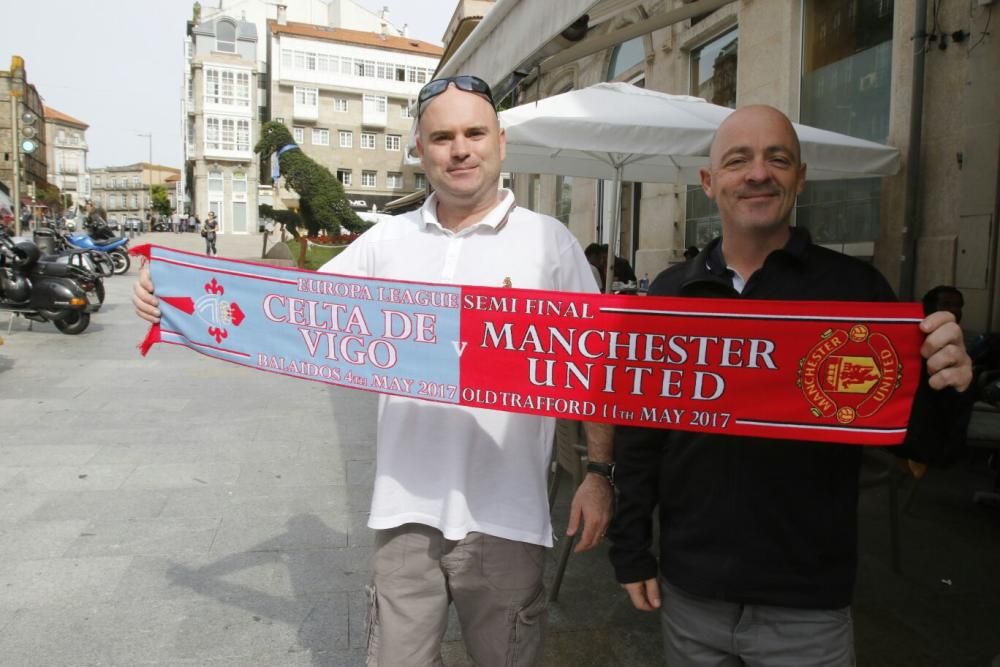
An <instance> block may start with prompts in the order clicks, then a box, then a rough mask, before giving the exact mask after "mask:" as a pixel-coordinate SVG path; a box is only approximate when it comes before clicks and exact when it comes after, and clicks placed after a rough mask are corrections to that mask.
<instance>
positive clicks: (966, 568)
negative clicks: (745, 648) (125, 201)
mask: <svg viewBox="0 0 1000 667" xmlns="http://www.w3.org/2000/svg"><path fill="white" fill-rule="evenodd" d="M144 242H152V243H159V244H162V245H170V246H174V247H178V248H183V249H188V250H192V251H201V250H202V249H203V246H202V240H201V238H200V237H198V236H196V235H194V234H187V235H178V234H166V233H161V234H146V235H143V236H141V237H139V238H137V239H135V240H134V241H133V245H134V244H137V243H144ZM260 245H261V239H260V237H256V236H254V237H222V238H221V239H220V240H219V250H220V252H221V253H222V254H223V255H224V256H232V257H236V258H240V259H248V258H253V257H259V256H260ZM135 271H136V268H135V265H133V269H132V274H133V277H134V273H135ZM131 281H132V278H123V277H119V278H114V279H109V280H108V281H107V290H108V298H107V302H106V304H105V306H104V308H103V309H102V310H101V312H100V313H97V314H96V315H95V316H94V318H93V320H92V324H91V327H90V328H89V329H88V330H87V331H86V332H85V333H84V334H82V335H80V336H65V335H62V334H60V333H58V332H57V331H56V329H55V328H54V327H53V326H52V325H50V324H35V325H34V327H33V330H32V331H28V329H27V326H26V322H24V321H22V320H16V321H15V322H14V326H13V333H12V335H10V336H8V335H6V328H7V320H6V316H0V327H2V331H3V336H4V338H5V339H6V343H5V344H4V345H3V346H2V347H0V665H2V666H3V667H8V666H10V667H26V666H34V665H38V666H44V667H54V666H60V665H114V666H120V667H125V666H132V665H160V666H166V665H170V666H174V665H205V666H211V667H222V666H226V667H245V666H248V665H261V666H274V667H285V666H289V667H291V666H295V667H298V666H305V665H311V666H314V667H319V666H324V667H325V666H341V665H361V664H363V646H364V639H365V637H364V595H363V589H364V585H365V583H366V582H367V581H368V578H369V574H370V570H369V565H368V563H369V557H370V553H371V543H372V534H371V531H369V530H368V529H367V528H366V527H365V521H366V516H367V510H368V502H369V497H370V493H371V484H372V476H373V459H374V444H373V442H374V425H375V397H374V396H373V395H372V394H369V393H366V392H359V391H352V390H348V389H338V388H331V387H326V386H323V385H320V384H316V383H311V382H301V381H296V380H293V379H290V378H285V377H281V376H276V375H270V374H267V373H255V372H253V371H251V370H248V369H244V368H240V367H236V366H233V365H230V364H225V363H221V362H219V361H215V360H211V359H207V358H204V357H201V356H199V355H197V354H194V353H192V352H190V351H188V350H184V349H179V348H174V347H170V346H160V347H158V348H155V349H154V350H153V351H152V352H151V353H150V355H149V357H148V358H145V359H143V358H141V357H139V355H138V353H137V351H136V344H137V343H138V342H139V341H140V340H141V339H142V337H143V335H144V333H145V325H144V324H143V323H142V322H140V321H139V320H138V319H137V318H135V317H134V316H133V315H132V312H131V306H130V305H129V304H128V295H129V292H130V289H131ZM989 479H990V478H989V475H988V474H985V473H984V472H983V470H982V468H981V466H979V467H976V466H972V467H962V466H960V467H958V468H956V469H953V470H949V471H944V472H942V473H938V471H933V472H932V475H931V476H930V478H929V479H928V480H926V481H925V483H924V488H922V489H921V491H920V494H919V495H918V496H917V499H916V501H915V503H914V509H913V512H912V513H911V514H904V515H903V546H904V549H905V554H904V558H903V567H904V571H903V574H902V575H900V576H897V575H894V574H892V573H891V572H890V571H889V568H888V556H887V546H886V542H887V537H886V528H885V525H886V511H885V506H886V504H885V497H884V492H883V491H882V490H877V491H872V492H866V494H865V495H864V496H863V497H862V503H861V539H862V554H861V574H860V579H859V587H858V604H857V605H856V620H857V634H858V656H859V663H860V664H862V665H907V666H911V665H944V664H947V665H969V666H970V667H971V666H972V665H986V664H988V663H989V658H991V657H992V655H993V654H995V653H1000V633H998V632H997V630H1000V621H998V620H997V619H1000V577H997V568H998V566H1000V548H998V546H1000V522H998V520H997V514H996V512H995V511H992V512H991V511H989V510H984V509H983V508H978V507H975V506H973V505H971V503H970V502H969V500H968V499H969V496H971V492H972V490H973V489H974V488H976V487H977V486H986V485H988V483H989ZM564 486H565V485H564ZM567 503H568V493H567V490H565V489H564V491H563V493H562V494H561V495H560V499H559V501H558V504H557V507H556V509H555V516H556V517H557V522H558V527H559V528H560V529H561V528H562V527H563V526H564V525H565V517H566V515H567V513H568V508H567ZM551 561H552V558H551V556H550V565H552V563H551ZM551 570H552V567H550V576H551ZM944 580H947V581H948V582H949V583H947V584H946V583H944ZM550 628H551V632H550V636H549V640H548V642H547V645H546V651H545V658H544V660H543V664H544V665H553V666H557V667H559V666H563V665H565V666H570V665H573V666H577V665H580V666H588V665H591V666H595V667H596V666H601V667H606V666H613V665H627V666H645V665H656V664H661V662H660V659H659V657H658V656H659V655H660V654H661V653H660V650H659V635H658V628H657V619H656V618H655V616H652V615H645V614H640V613H639V612H636V611H634V610H632V609H631V607H630V605H629V604H628V602H627V601H626V599H625V597H624V595H623V594H622V593H621V591H620V590H619V588H618V586H617V585H616V584H615V583H614V582H613V580H612V575H611V569H610V566H609V565H608V563H607V557H606V551H605V550H604V549H601V550H599V551H596V552H592V553H588V554H583V555H574V556H573V557H572V558H571V560H570V565H569V569H568V572H567V576H566V580H565V582H564V584H563V590H562V594H561V597H560V600H559V602H558V603H557V604H556V605H554V606H553V607H552V611H551V624H550ZM447 639H448V642H447V645H446V664H447V665H449V667H457V666H465V665H468V664H469V663H468V661H467V659H466V658H465V656H464V650H463V648H462V645H461V643H460V641H459V633H458V630H457V627H456V626H455V624H454V623H453V624H452V627H451V628H450V629H449V631H448V635H447ZM404 667H405V666H404Z"/></svg>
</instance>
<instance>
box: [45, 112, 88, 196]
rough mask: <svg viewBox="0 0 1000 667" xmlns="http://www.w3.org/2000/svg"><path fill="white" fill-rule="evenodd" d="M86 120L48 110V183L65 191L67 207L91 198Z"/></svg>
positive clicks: (46, 133)
mask: <svg viewBox="0 0 1000 667" xmlns="http://www.w3.org/2000/svg"><path fill="white" fill-rule="evenodd" d="M88 127H90V126H89V125H87V124H86V123H84V122H83V121H82V120H77V119H76V118H73V117H72V116H70V115H68V114H65V113H63V112H61V111H57V110H56V109H53V108H52V107H49V106H46V107H45V136H46V137H48V143H47V145H46V149H47V151H48V152H49V155H48V156H47V158H48V159H47V163H48V177H47V178H48V181H49V183H52V184H53V185H55V186H56V187H58V188H59V190H60V191H61V192H62V195H63V206H64V207H65V208H67V209H74V208H76V207H77V206H79V205H80V204H81V202H83V200H85V199H89V198H90V179H89V178H88V176H87V150H88V147H87V128H88Z"/></svg>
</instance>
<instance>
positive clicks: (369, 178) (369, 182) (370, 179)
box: [361, 169, 378, 188]
mask: <svg viewBox="0 0 1000 667" xmlns="http://www.w3.org/2000/svg"><path fill="white" fill-rule="evenodd" d="M376 173H378V172H374V171H369V170H367V169H365V170H364V171H362V172H361V187H363V188H374V187H375V174H376Z"/></svg>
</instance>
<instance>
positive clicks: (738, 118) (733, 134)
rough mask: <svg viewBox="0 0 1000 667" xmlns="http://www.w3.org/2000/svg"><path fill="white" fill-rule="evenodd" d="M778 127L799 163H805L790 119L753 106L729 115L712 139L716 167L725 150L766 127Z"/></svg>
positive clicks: (761, 106) (710, 155) (712, 153)
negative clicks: (749, 134)
mask: <svg viewBox="0 0 1000 667" xmlns="http://www.w3.org/2000/svg"><path fill="white" fill-rule="evenodd" d="M775 124H777V126H778V127H779V128H780V130H779V131H780V134H781V135H784V136H785V143H786V144H787V147H788V148H789V149H790V151H791V152H792V154H793V155H794V156H795V160H796V161H797V162H801V161H802V146H801V145H800V144H799V136H798V135H797V134H796V133H795V128H794V127H793V126H792V121H790V120H789V119H788V116H786V115H785V114H783V113H782V112H781V111H779V110H777V109H775V108H774V107H772V106H768V105H766V104H751V105H748V106H745V107H740V108H739V109H737V110H736V111H734V112H732V113H731V114H729V115H728V116H727V117H726V119H725V120H724V121H722V124H721V125H719V129H718V130H716V131H715V138H714V139H712V147H711V149H710V150H709V153H708V155H709V159H710V160H711V162H712V168H713V169H714V168H716V167H717V165H718V163H719V161H720V159H721V157H722V154H723V152H724V151H725V150H727V149H728V148H730V147H732V146H733V145H734V144H740V143H742V141H745V139H744V137H746V136H747V134H748V133H752V132H757V131H759V128H761V127H764V126H767V127H768V129H769V130H771V131H773V130H774V129H775Z"/></svg>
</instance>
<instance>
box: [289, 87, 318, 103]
mask: <svg viewBox="0 0 1000 667" xmlns="http://www.w3.org/2000/svg"><path fill="white" fill-rule="evenodd" d="M295 104H296V105H297V106H303V107H314V106H318V105H319V89H317V88H299V87H298V86H296V87H295Z"/></svg>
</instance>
